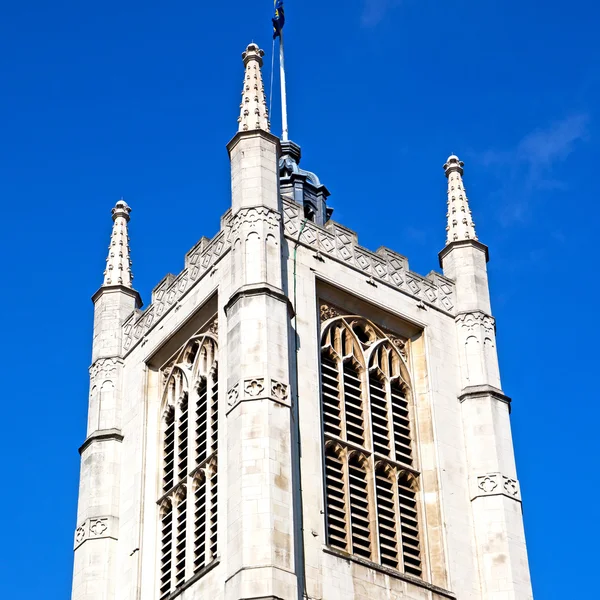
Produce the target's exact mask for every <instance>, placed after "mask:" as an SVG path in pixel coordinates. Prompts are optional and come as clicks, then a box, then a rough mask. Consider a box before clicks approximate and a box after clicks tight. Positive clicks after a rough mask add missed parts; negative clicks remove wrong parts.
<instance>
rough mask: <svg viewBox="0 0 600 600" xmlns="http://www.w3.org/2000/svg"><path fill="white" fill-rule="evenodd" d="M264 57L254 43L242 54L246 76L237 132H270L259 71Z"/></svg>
mask: <svg viewBox="0 0 600 600" xmlns="http://www.w3.org/2000/svg"><path fill="white" fill-rule="evenodd" d="M264 55H265V53H264V52H263V51H262V50H261V49H260V48H259V47H258V46H257V45H256V44H254V43H252V44H250V45H249V46H248V47H247V48H246V51H245V52H244V53H243V54H242V58H243V59H244V66H245V67H246V75H245V76H244V89H243V91H242V103H241V104H240V118H239V119H238V123H239V124H240V125H239V131H252V130H255V129H262V130H263V131H270V123H269V111H268V109H267V98H266V96H265V86H264V85H263V80H262V74H261V71H260V69H261V67H262V65H263V60H262V57H263V56H264Z"/></svg>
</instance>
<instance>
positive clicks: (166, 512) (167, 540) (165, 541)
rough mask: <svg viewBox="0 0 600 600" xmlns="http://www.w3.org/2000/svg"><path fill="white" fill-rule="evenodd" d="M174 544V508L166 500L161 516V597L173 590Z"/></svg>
mask: <svg viewBox="0 0 600 600" xmlns="http://www.w3.org/2000/svg"><path fill="white" fill-rule="evenodd" d="M172 546H173V509H172V506H171V502H170V500H166V501H165V502H164V503H163V506H162V508H161V518H160V551H161V558H160V597H161V598H163V597H165V596H168V595H169V593H170V592H171V573H172V564H171V563H172V559H173V556H172V554H173V553H172Z"/></svg>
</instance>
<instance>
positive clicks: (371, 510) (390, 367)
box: [321, 316, 422, 577]
mask: <svg viewBox="0 0 600 600" xmlns="http://www.w3.org/2000/svg"><path fill="white" fill-rule="evenodd" d="M409 381H410V379H409V375H408V370H407V368H406V364H405V362H404V358H403V356H402V355H401V353H400V348H399V347H398V344H397V343H395V342H394V341H392V340H391V339H390V338H389V337H388V336H387V335H386V334H385V333H384V332H383V331H381V330H380V329H379V328H377V327H376V326H375V325H373V324H372V323H371V322H369V321H367V320H366V319H363V318H361V317H349V316H348V317H334V318H333V319H331V320H329V321H327V322H326V323H325V325H324V329H323V333H322V340H321V390H322V395H321V400H322V402H321V405H322V415H323V433H324V438H325V439H324V447H325V461H324V462H325V490H326V499H325V500H326V519H327V543H328V545H330V546H331V547H333V548H337V549H339V550H342V551H345V552H348V553H350V554H354V555H356V556H359V557H362V558H366V559H368V560H371V561H374V562H378V563H380V564H382V565H385V566H387V567H391V568H393V569H397V570H400V571H403V572H405V573H408V574H410V575H414V576H416V577H421V576H422V564H421V549H420V533H419V507H418V492H417V490H418V483H419V472H418V471H417V470H416V469H417V466H416V459H415V453H414V443H413V440H414V434H413V419H412V403H411V393H410V385H409Z"/></svg>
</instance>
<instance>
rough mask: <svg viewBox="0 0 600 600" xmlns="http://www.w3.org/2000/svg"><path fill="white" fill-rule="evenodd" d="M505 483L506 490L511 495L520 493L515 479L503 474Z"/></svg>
mask: <svg viewBox="0 0 600 600" xmlns="http://www.w3.org/2000/svg"><path fill="white" fill-rule="evenodd" d="M502 480H503V483H504V491H505V492H506V493H507V494H508V495H509V496H513V497H516V496H518V495H519V485H518V482H517V481H516V480H515V479H509V478H508V477H504V476H502Z"/></svg>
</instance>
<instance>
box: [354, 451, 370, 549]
mask: <svg viewBox="0 0 600 600" xmlns="http://www.w3.org/2000/svg"><path fill="white" fill-rule="evenodd" d="M348 480H349V481H348V483H349V485H348V487H349V490H350V494H349V495H350V528H351V530H352V552H353V553H354V554H358V555H359V556H364V557H365V558H371V547H372V544H371V525H370V522H369V518H370V517H369V490H368V483H367V470H366V467H365V465H364V464H362V459H361V458H358V457H357V456H356V455H354V456H352V458H351V459H350V461H349V465H348Z"/></svg>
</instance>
